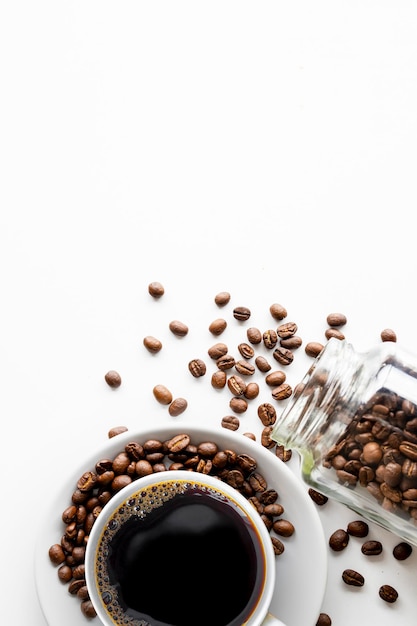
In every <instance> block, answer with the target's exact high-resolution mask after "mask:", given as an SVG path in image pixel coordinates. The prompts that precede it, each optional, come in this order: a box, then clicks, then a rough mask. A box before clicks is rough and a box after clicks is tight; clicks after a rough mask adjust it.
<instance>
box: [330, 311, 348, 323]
mask: <svg viewBox="0 0 417 626" xmlns="http://www.w3.org/2000/svg"><path fill="white" fill-rule="evenodd" d="M326 321H327V323H328V325H329V326H344V325H345V324H346V322H347V318H346V315H344V314H343V313H329V315H328V316H327V318H326Z"/></svg>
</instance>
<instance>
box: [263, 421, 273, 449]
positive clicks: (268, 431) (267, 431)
mask: <svg viewBox="0 0 417 626" xmlns="http://www.w3.org/2000/svg"><path fill="white" fill-rule="evenodd" d="M272 428H273V426H272V424H271V425H269V426H264V427H263V429H262V433H261V444H262V446H263V447H264V448H268V449H271V448H273V447H274V446H275V441H274V440H273V439H272V437H271V435H272Z"/></svg>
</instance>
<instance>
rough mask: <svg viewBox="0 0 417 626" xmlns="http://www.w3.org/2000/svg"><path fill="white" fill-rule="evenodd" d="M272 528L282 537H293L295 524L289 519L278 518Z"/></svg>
mask: <svg viewBox="0 0 417 626" xmlns="http://www.w3.org/2000/svg"><path fill="white" fill-rule="evenodd" d="M272 528H273V530H274V532H275V533H277V535H280V536H281V537H291V536H292V535H293V534H294V531H295V528H294V525H293V524H292V523H291V522H290V521H288V520H287V519H278V520H276V521H275V522H274V523H273V525H272Z"/></svg>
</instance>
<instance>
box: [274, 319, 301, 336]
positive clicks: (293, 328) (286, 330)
mask: <svg viewBox="0 0 417 626" xmlns="http://www.w3.org/2000/svg"><path fill="white" fill-rule="evenodd" d="M297 330H298V326H297V324H296V323H295V322H285V324H280V325H279V326H278V328H277V335H278V337H279V338H280V339H288V338H289V337H292V336H293V335H295V333H296V332H297Z"/></svg>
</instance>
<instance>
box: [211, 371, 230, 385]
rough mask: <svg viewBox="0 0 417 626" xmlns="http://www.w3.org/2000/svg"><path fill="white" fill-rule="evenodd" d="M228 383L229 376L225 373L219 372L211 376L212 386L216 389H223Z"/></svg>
mask: <svg viewBox="0 0 417 626" xmlns="http://www.w3.org/2000/svg"><path fill="white" fill-rule="evenodd" d="M226 383H227V374H226V372H225V371H222V370H217V372H213V374H212V375H211V385H212V387H214V389H223V387H225V386H226Z"/></svg>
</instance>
